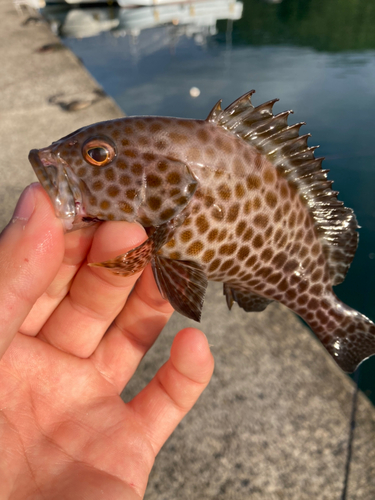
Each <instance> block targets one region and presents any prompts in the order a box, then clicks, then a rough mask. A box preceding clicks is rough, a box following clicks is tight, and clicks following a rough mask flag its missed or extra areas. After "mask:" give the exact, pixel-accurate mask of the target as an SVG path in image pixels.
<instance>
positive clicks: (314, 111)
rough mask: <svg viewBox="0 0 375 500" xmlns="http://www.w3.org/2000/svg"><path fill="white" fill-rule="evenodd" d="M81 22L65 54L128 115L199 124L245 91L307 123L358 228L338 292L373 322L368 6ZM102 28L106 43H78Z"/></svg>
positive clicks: (374, 64)
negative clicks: (196, 91) (357, 239)
mask: <svg viewBox="0 0 375 500" xmlns="http://www.w3.org/2000/svg"><path fill="white" fill-rule="evenodd" d="M205 6H206V7H205ZM204 8H206V11H205V10H204ZM87 12H88V13H89V14H86V19H89V20H91V25H92V24H93V23H95V22H96V24H95V26H94V27H91V28H90V26H91V25H90V23H89V24H87V23H86V25H87V26H89V28H87V26H86V31H82V22H81V27H79V22H77V17H76V18H74V16H73V21H74V19H76V21H75V24H74V23H73V24H72V23H71V25H70V27H69V24H68V23H66V24H65V28H64V25H63V24H61V19H63V20H65V22H66V20H67V18H68V16H66V15H65V17H64V16H61V15H60V18H59V19H60V20H59V23H60V27H59V29H60V33H63V34H64V32H65V34H66V35H68V36H69V35H77V34H79V36H81V37H84V38H81V39H77V38H74V37H68V38H65V39H64V43H65V44H66V45H68V46H69V47H70V48H71V49H72V50H73V52H75V53H76V54H77V56H78V57H80V58H81V59H82V61H83V63H84V65H85V66H86V67H87V68H88V70H89V71H90V72H91V74H92V75H93V76H94V77H95V78H96V79H97V81H98V82H99V83H100V84H101V85H102V86H103V88H104V89H105V91H106V92H107V93H108V94H110V95H111V96H112V97H113V98H114V99H115V100H116V102H117V103H118V104H119V105H120V107H121V108H122V109H123V110H124V112H125V113H126V114H128V115H132V114H158V115H167V116H168V115H172V116H180V117H190V118H205V117H206V116H207V114H208V112H209V111H210V109H211V108H212V106H213V105H214V104H215V103H216V101H218V100H219V99H221V98H222V99H223V100H224V105H227V104H229V103H230V102H232V101H233V100H234V99H235V98H237V97H238V96H240V95H242V94H243V93H245V92H247V91H248V90H250V89H252V88H254V89H256V91H257V92H256V94H255V96H254V97H253V102H254V103H255V104H260V103H262V102H264V101H267V100H269V99H272V98H274V97H278V98H279V99H280V103H277V105H276V106H275V109H276V111H283V110H285V109H294V110H295V114H294V115H293V116H292V117H291V119H290V120H289V121H290V122H291V123H295V122H299V121H305V122H306V123H307V126H306V127H304V128H303V129H302V130H303V131H304V132H310V133H311V134H312V138H311V139H310V142H309V144H310V145H316V144H319V145H320V150H319V151H318V153H319V156H320V155H321V156H325V157H326V160H325V162H324V168H328V169H330V170H331V172H330V174H329V177H330V178H331V179H334V180H335V183H334V189H336V190H338V191H340V196H339V199H340V200H343V201H344V202H345V204H346V205H347V206H349V207H352V208H353V209H354V211H355V213H356V215H357V218H358V220H359V223H360V225H361V230H360V243H359V249H358V251H357V254H356V257H355V259H354V262H353V264H352V266H351V269H350V271H349V273H348V276H347V278H346V280H345V282H344V283H343V284H342V285H340V286H338V287H336V289H335V292H336V293H337V295H338V296H339V297H340V298H341V299H342V300H343V301H344V302H346V303H347V304H350V305H351V306H352V307H354V308H356V309H358V310H359V311H361V312H362V313H364V314H366V315H368V316H369V317H371V318H372V319H373V320H374V319H375V196H374V186H375V140H374V118H373V114H374V110H375V85H374V82H375V30H374V28H373V27H374V26H375V3H374V2H373V0H369V1H365V0H362V1H361V2H351V1H349V0H347V1H346V0H332V1H330V2H326V1H324V0H310V1H304V2H302V1H298V0H294V1H293V0H291V1H288V2H287V1H285V0H284V2H281V3H280V2H279V3H273V2H272V1H270V2H268V3H267V2H265V1H261V0H253V1H250V0H245V1H244V3H243V4H242V3H240V2H237V4H233V3H232V4H231V3H230V2H225V1H223V0H218V1H217V2H216V1H215V0H212V1H211V2H205V3H201V4H198V3H196V4H194V3H192V4H188V5H186V4H184V5H180V6H176V5H175V6H160V7H155V8H153V7H146V8H141V9H130V10H129V9H125V10H121V11H118V10H117V9H113V8H112V9H108V8H105V10H95V9H92V11H91V14H90V10H86V13H87ZM207 12H208V13H207ZM49 15H50V17H53V16H52V14H49ZM228 15H229V16H230V17H231V19H229V20H228V19H227V18H226V17H223V16H227V17H228ZM55 18H56V16H55ZM217 19H219V20H217ZM99 21H103V22H102V25H103V26H104V25H105V29H109V27H110V28H111V30H112V31H106V32H102V33H100V34H98V35H97V36H95V37H85V36H86V34H87V33H88V34H90V29H91V34H92V33H93V31H95V29H97V31H98V28H97V26H98V25H99V24H100V23H99ZM160 21H164V23H163V24H159V23H160ZM167 21H170V22H167ZM105 23H106V24H105ZM55 26H57V25H56V24H55ZM72 26H73V28H72ZM64 30H65V31H64ZM80 30H81V31H80ZM193 87H196V88H198V89H199V91H200V94H199V96H198V97H192V96H191V94H190V90H191V89H192V88H193ZM223 307H224V302H223ZM374 372H375V359H374V358H373V359H370V360H368V361H366V362H365V363H364V364H363V365H362V366H361V374H360V375H361V376H360V387H361V388H362V389H363V390H364V391H365V392H366V393H367V394H368V396H369V397H370V398H371V399H372V401H373V402H375V377H373V373H374Z"/></svg>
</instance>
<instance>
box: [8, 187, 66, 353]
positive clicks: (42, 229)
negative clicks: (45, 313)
mask: <svg viewBox="0 0 375 500" xmlns="http://www.w3.org/2000/svg"><path fill="white" fill-rule="evenodd" d="M63 256H64V233H63V228H62V224H61V222H60V221H59V220H58V219H57V218H56V217H55V214H54V210H53V207H52V205H51V202H50V201H49V198H48V196H47V193H46V192H45V191H44V189H43V188H42V187H41V186H40V184H37V183H35V184H31V185H30V186H28V187H27V188H26V189H25V191H24V192H23V193H22V195H21V197H20V199H19V201H18V203H17V206H16V209H15V211H14V214H13V218H12V220H11V222H10V223H9V224H8V225H7V226H6V228H5V229H4V231H3V232H2V233H1V235H0V318H1V323H0V357H2V355H3V354H4V352H5V351H6V349H7V348H8V346H9V344H10V343H11V341H12V339H13V337H14V335H15V334H16V332H17V331H18V329H19V327H20V326H21V324H22V323H23V321H24V319H25V318H26V316H27V315H28V313H29V311H30V310H31V308H32V306H33V305H34V303H35V302H36V300H37V299H38V298H39V297H40V296H41V295H42V294H43V292H44V291H45V290H46V288H47V287H48V285H49V284H50V283H51V281H52V280H53V278H54V276H55V275H56V273H57V271H58V269H59V267H60V264H61V262H62V259H63Z"/></svg>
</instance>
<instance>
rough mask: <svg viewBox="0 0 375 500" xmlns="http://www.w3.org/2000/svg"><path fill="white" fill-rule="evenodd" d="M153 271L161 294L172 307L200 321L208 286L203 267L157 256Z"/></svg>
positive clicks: (154, 259)
mask: <svg viewBox="0 0 375 500" xmlns="http://www.w3.org/2000/svg"><path fill="white" fill-rule="evenodd" d="M152 269H153V271H154V276H155V281H156V283H157V285H158V288H159V290H160V293H161V294H162V296H163V297H164V298H165V299H167V300H168V301H169V302H170V304H171V306H172V307H173V308H174V309H175V310H176V311H177V312H179V313H180V314H183V315H184V316H186V317H187V318H190V319H194V320H195V321H200V319H201V312H202V307H203V302H204V297H205V294H206V289H207V284H208V280H207V276H206V275H205V273H204V272H203V270H202V268H201V266H200V265H199V264H196V263H195V262H192V261H182V260H173V259H168V258H167V257H162V256H160V255H155V257H154V258H153V260H152Z"/></svg>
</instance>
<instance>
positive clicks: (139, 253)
mask: <svg viewBox="0 0 375 500" xmlns="http://www.w3.org/2000/svg"><path fill="white" fill-rule="evenodd" d="M179 224H181V221H180V220H178V221H175V220H172V221H169V222H167V223H166V224H163V225H161V226H159V227H157V228H154V227H152V228H149V231H148V233H149V237H148V238H147V240H146V241H144V242H143V243H142V244H141V245H139V246H137V247H136V248H133V249H132V250H129V252H126V253H124V254H122V255H118V256H117V257H115V258H114V259H110V260H106V261H104V262H95V263H90V264H89V266H91V267H106V268H107V269H110V270H111V271H112V272H113V273H114V274H120V275H121V276H131V275H132V274H135V273H138V272H140V271H142V269H144V268H145V267H146V265H147V264H148V263H149V262H150V261H151V259H152V257H153V255H155V254H156V252H157V251H158V250H160V248H161V247H162V246H163V245H165V244H166V243H167V242H168V241H169V240H170V239H171V238H172V237H173V234H174V231H175V228H176V226H178V225H179Z"/></svg>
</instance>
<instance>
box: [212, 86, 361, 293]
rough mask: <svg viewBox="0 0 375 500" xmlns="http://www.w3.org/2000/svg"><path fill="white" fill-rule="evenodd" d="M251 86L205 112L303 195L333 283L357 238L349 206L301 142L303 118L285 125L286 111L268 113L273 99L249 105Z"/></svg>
mask: <svg viewBox="0 0 375 500" xmlns="http://www.w3.org/2000/svg"><path fill="white" fill-rule="evenodd" d="M254 92H255V90H251V91H250V92H248V93H247V94H244V95H243V96H242V97H240V98H239V99H237V100H236V101H234V102H233V103H232V104H230V105H229V106H228V107H227V108H225V109H224V110H221V106H220V103H221V101H219V102H218V103H217V104H216V105H215V107H214V108H213V110H212V111H211V113H210V114H209V115H208V117H207V121H210V122H211V123H216V124H217V125H220V126H221V127H223V128H225V129H226V130H228V131H230V132H232V133H233V134H236V135H237V136H239V137H241V138H242V139H244V140H245V141H246V142H247V143H248V144H250V145H252V146H254V147H255V148H256V149H257V150H258V151H259V152H261V153H262V154H264V155H266V157H267V158H268V159H269V160H270V161H271V163H272V164H273V165H274V166H275V168H276V169H277V171H278V172H279V173H280V174H281V175H283V176H284V177H285V178H286V179H287V180H288V182H290V183H291V184H293V185H294V186H295V187H296V188H297V189H298V192H299V193H300V195H301V197H302V199H304V200H305V202H306V206H307V209H308V210H309V212H310V214H311V215H312V217H313V220H314V222H315V228H316V231H317V234H318V237H319V238H320V240H321V242H322V245H323V249H324V252H325V254H326V257H327V260H328V265H329V268H330V275H331V280H332V284H333V285H338V284H339V283H341V282H342V281H343V280H344V278H345V275H346V273H347V271H348V269H349V266H350V264H351V262H352V260H353V257H354V254H355V251H356V249H357V244H358V233H357V231H356V229H357V228H358V224H357V219H356V217H355V215H354V212H353V210H352V209H350V208H346V207H344V205H343V203H342V202H341V201H338V199H337V194H338V193H337V191H333V190H332V189H331V185H332V181H328V180H327V173H328V170H322V168H321V164H322V161H323V158H315V156H314V150H315V149H316V147H309V146H308V145H307V141H308V138H309V137H310V134H305V135H301V136H300V135H299V129H300V127H301V126H302V125H304V123H303V122H302V123H296V124H295V125H288V116H289V115H290V114H291V113H292V111H284V112H283V113H279V114H277V115H274V114H273V112H272V107H273V105H274V104H275V102H276V101H278V99H273V100H272V101H268V102H265V103H264V104H261V105H260V106H257V107H254V106H253V104H252V103H251V96H252V94H253V93H254Z"/></svg>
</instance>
